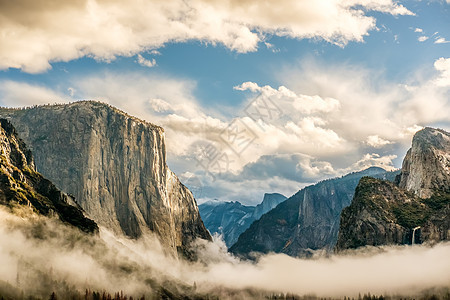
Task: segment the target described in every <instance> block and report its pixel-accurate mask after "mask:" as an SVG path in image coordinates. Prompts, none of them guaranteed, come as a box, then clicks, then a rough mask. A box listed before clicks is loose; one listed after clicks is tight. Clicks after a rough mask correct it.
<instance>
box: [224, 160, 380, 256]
mask: <svg viewBox="0 0 450 300" xmlns="http://www.w3.org/2000/svg"><path fill="white" fill-rule="evenodd" d="M383 174H386V172H385V171H384V170H383V169H381V168H369V169H367V170H364V171H361V172H357V173H353V174H349V175H346V176H344V177H342V178H335V179H330V180H325V181H322V182H320V183H318V184H315V185H312V186H308V187H306V188H304V189H302V190H300V191H299V192H297V193H296V194H295V195H293V196H292V197H290V198H289V199H287V200H286V201H284V202H282V203H280V204H279V205H278V206H276V207H275V208H274V209H272V210H271V211H269V212H268V213H266V214H264V215H263V216H262V217H261V218H260V219H259V220H258V221H255V222H254V223H253V224H252V225H251V226H250V227H249V228H248V229H247V230H246V231H245V232H244V233H242V234H241V235H240V237H239V239H238V241H237V242H236V243H235V244H234V245H233V246H232V247H231V248H230V251H231V252H233V253H235V254H238V255H240V256H245V257H248V255H249V254H250V253H251V252H261V253H268V252H276V253H285V254H288V255H290V256H309V255H311V253H312V251H315V250H325V251H330V250H332V249H333V248H334V246H335V243H336V240H337V235H338V231H339V216H340V213H341V211H342V209H343V208H344V207H346V206H348V205H350V202H351V200H352V197H353V194H354V191H355V188H356V186H357V184H358V182H359V179H360V178H361V177H362V176H367V175H371V176H375V175H378V176H384V175H383Z"/></svg>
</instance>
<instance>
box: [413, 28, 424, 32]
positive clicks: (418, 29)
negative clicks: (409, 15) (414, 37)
mask: <svg viewBox="0 0 450 300" xmlns="http://www.w3.org/2000/svg"><path fill="white" fill-rule="evenodd" d="M414 32H420V33H422V32H423V29H422V28H416V29H414Z"/></svg>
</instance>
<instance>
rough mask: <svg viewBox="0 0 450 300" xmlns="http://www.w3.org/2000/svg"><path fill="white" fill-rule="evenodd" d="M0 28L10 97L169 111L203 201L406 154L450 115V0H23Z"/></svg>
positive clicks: (289, 188)
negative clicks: (264, 108)
mask: <svg viewBox="0 0 450 300" xmlns="http://www.w3.org/2000/svg"><path fill="white" fill-rule="evenodd" d="M0 33H1V34H0V69H1V70H0V104H1V105H3V106H27V105H33V104H44V103H55V102H69V101H76V100H81V99H95V100H100V101H104V102H108V103H110V104H112V105H115V106H117V107H119V108H121V109H123V110H125V111H127V112H129V113H131V114H134V115H136V116H138V117H140V118H143V119H146V120H147V121H150V122H153V123H156V124H159V125H162V126H163V127H164V128H165V129H166V143H167V145H168V151H169V153H168V164H169V166H170V167H171V168H172V169H173V170H174V171H175V172H176V173H177V174H178V175H179V176H180V178H181V179H182V181H184V182H185V183H186V184H187V185H188V186H190V187H191V188H192V189H193V191H194V193H195V194H196V197H197V198H198V200H199V201H200V202H202V201H206V200H210V199H219V200H222V201H228V200H239V201H241V202H244V203H248V204H255V203H257V202H259V201H260V200H261V199H262V195H263V193H264V192H281V193H284V194H286V195H287V196H290V194H292V193H294V192H295V191H297V190H298V189H299V188H301V187H303V186H305V185H307V184H311V183H314V182H316V181H318V180H321V179H325V178H329V177H334V176H340V175H343V174H345V173H347V172H351V171H357V170H360V169H363V168H366V167H369V166H381V167H384V168H387V169H393V168H398V167H400V166H401V161H402V159H403V156H404V154H405V151H406V150H407V148H408V147H409V145H410V141H411V137H412V135H413V134H414V132H415V131H417V130H419V129H420V128H422V127H423V126H439V127H441V128H444V129H446V130H449V129H450V114H449V113H448V112H449V111H450V106H449V99H450V92H449V91H450V43H449V41H450V3H449V2H448V1H397V2H396V1H391V0H371V1H369V0H320V1H314V2H311V1H306V0H304V1H293V0H283V1H274V2H260V1H253V0H246V1H237V0H236V1H235V0H228V1H218V0H217V1H203V0H195V1H185V2H183V1H173V2H170V3H166V2H164V1H159V0H154V1H137V0H136V1H134V0H133V1H129V2H127V4H126V5H125V4H121V3H120V2H116V1H112V0H102V1H94V0H89V1H88V0H86V1H84V0H83V1H63V2H61V3H57V4H55V3H52V2H51V1H45V0H43V1H38V2H34V1H31V0H20V1H14V2H11V3H2V4H0ZM262 104H266V105H267V104H269V105H272V108H273V109H274V110H273V111H272V112H274V115H273V116H271V117H263V116H262V115H259V117H258V116H256V117H255V115H251V113H250V112H251V110H252V109H253V112H254V109H261V105H262ZM249 113H250V114H249ZM237 128H239V130H240V132H242V130H244V131H245V132H244V133H245V134H246V136H243V137H240V138H241V140H240V144H241V145H240V146H239V145H238V144H237V143H236V140H234V141H232V140H230V139H229V138H230V135H229V131H230V129H237ZM227 134H228V135H227ZM233 143H236V144H233ZM237 148H239V149H237ZM214 154H217V155H215V156H214ZM211 156H214V159H215V160H214V159H213V158H212V157H211ZM218 157H221V158H226V160H218Z"/></svg>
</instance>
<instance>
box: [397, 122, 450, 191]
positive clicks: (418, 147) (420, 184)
mask: <svg viewBox="0 0 450 300" xmlns="http://www.w3.org/2000/svg"><path fill="white" fill-rule="evenodd" d="M397 181H398V185H399V187H401V188H403V189H406V190H408V191H411V192H414V193H415V194H416V195H417V196H419V197H420V198H429V197H431V196H432V195H433V194H434V193H435V192H437V191H440V192H443V193H450V134H449V133H448V132H446V131H444V130H442V129H434V128H430V127H426V128H424V129H422V130H420V131H418V132H417V133H416V134H415V135H414V137H413V141H412V146H411V149H409V150H408V152H407V153H406V156H405V159H404V160H403V165H402V171H401V174H400V175H399V177H398V178H397Z"/></svg>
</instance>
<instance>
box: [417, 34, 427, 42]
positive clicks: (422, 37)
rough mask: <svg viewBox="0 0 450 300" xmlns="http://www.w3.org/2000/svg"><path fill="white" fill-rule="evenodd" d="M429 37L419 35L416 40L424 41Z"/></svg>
mask: <svg viewBox="0 0 450 300" xmlns="http://www.w3.org/2000/svg"><path fill="white" fill-rule="evenodd" d="M428 39H429V37H427V36H424V35H423V36H419V37H418V38H417V40H418V41H419V42H425V41H426V40H428Z"/></svg>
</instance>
